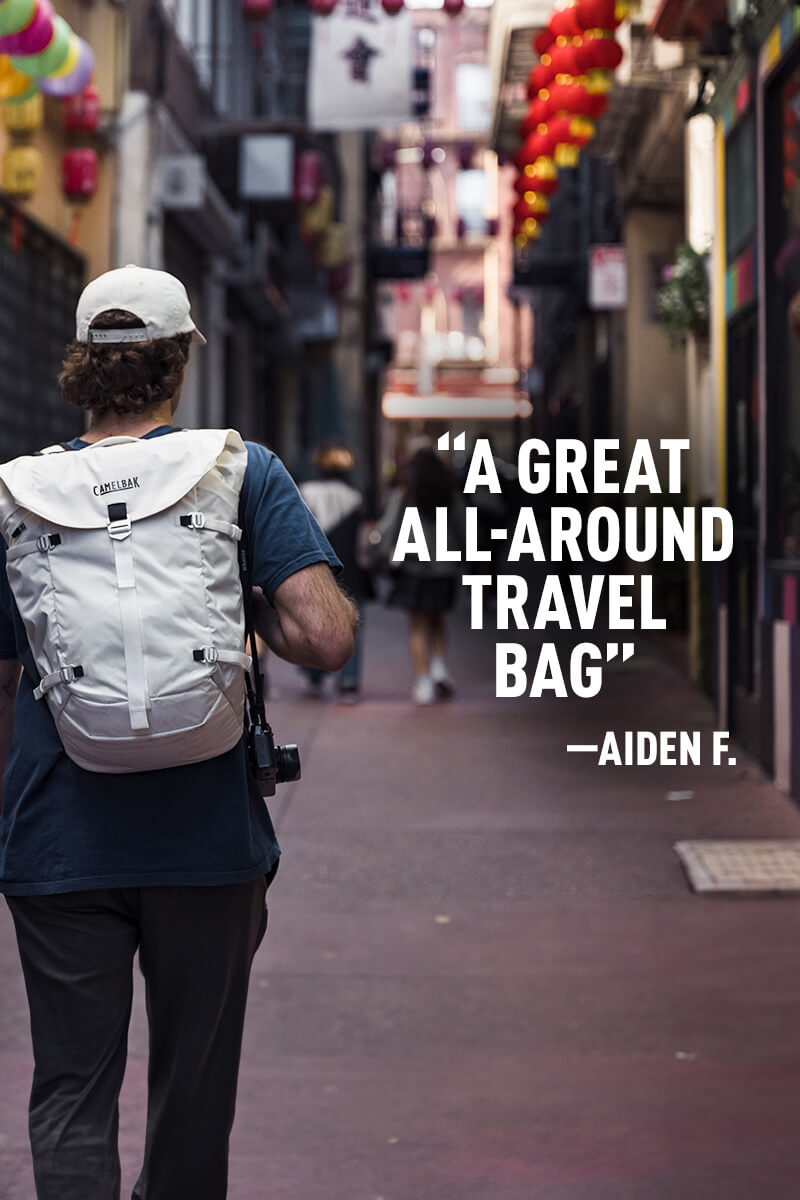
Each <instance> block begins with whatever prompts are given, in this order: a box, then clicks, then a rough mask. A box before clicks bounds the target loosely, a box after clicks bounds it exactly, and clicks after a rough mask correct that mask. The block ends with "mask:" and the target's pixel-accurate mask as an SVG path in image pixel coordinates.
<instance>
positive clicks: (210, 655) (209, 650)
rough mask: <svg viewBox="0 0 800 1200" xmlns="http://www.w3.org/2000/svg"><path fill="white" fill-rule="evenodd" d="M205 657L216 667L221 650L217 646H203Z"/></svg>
mask: <svg viewBox="0 0 800 1200" xmlns="http://www.w3.org/2000/svg"><path fill="white" fill-rule="evenodd" d="M203 658H204V659H205V660H206V662H207V663H209V664H210V665H211V666H212V667H214V666H216V665H217V663H218V662H219V650H218V649H217V647H216V646H203Z"/></svg>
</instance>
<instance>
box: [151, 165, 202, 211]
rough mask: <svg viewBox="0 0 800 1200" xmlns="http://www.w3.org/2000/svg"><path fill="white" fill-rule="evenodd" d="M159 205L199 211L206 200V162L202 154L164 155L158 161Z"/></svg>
mask: <svg viewBox="0 0 800 1200" xmlns="http://www.w3.org/2000/svg"><path fill="white" fill-rule="evenodd" d="M160 169H161V204H162V206H163V207H164V208H169V209H195V210H197V209H199V208H202V207H203V205H204V204H205V199H206V160H205V159H204V158H203V155H202V154H164V155H162V157H161V160H160Z"/></svg>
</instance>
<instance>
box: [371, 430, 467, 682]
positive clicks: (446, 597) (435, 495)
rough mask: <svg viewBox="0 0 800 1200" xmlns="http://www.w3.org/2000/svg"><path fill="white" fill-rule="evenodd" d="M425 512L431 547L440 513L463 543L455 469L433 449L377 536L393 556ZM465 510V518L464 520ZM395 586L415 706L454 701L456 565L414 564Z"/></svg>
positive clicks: (404, 484) (412, 469)
mask: <svg viewBox="0 0 800 1200" xmlns="http://www.w3.org/2000/svg"><path fill="white" fill-rule="evenodd" d="M409 505H411V506H414V507H416V508H417V509H418V511H419V516H420V520H421V522H422V528H423V532H424V534H425V539H426V542H427V544H428V545H431V546H432V545H434V544H435V540H436V534H435V520H436V510H437V508H443V509H446V510H447V521H448V527H449V530H450V533H451V534H452V537H453V538H454V539H455V540H456V541H458V540H459V539H463V532H462V531H463V507H462V506H461V505H460V503H459V498H458V495H457V492H456V486H455V477H454V475H453V472H452V470H451V468H450V466H449V465H448V464H447V463H446V462H445V461H444V459H443V458H442V457H441V455H440V454H438V453H437V452H436V450H435V449H434V448H433V446H429V445H422V446H419V447H418V448H417V449H416V450H415V452H414V453H413V454H412V455H411V457H410V459H409V460H408V462H407V463H406V464H405V466H404V468H403V469H402V471H401V476H400V486H399V487H398V488H397V489H396V490H395V491H394V492H393V493H392V494H391V496H390V497H389V501H388V503H387V506H386V511H385V512H384V514H383V516H382V517H381V520H380V521H379V522H378V525H377V530H378V534H379V536H380V544H381V545H382V546H384V547H386V553H387V555H391V554H392V552H393V550H394V546H395V544H396V542H397V536H398V534H399V532H400V525H401V522H402V518H403V512H404V511H405V509H406V507H407V506H409ZM459 510H461V515H460V517H459ZM392 576H393V586H392V589H391V591H390V593H389V596H388V599H387V604H389V605H390V606H395V607H397V608H404V609H406V610H407V612H408V619H409V651H410V656H411V665H412V668H413V670H414V686H413V688H412V690H411V698H412V700H413V701H414V703H415V704H419V705H429V704H433V703H434V702H435V701H436V700H448V699H450V697H451V696H452V695H453V692H454V684H453V681H452V679H451V677H450V672H449V671H448V669H447V663H446V661H445V653H446V649H447V629H446V625H445V614H446V613H447V612H449V611H450V610H451V609H452V608H453V605H454V604H455V596H456V579H457V574H456V571H455V569H454V564H453V563H450V562H438V561H436V560H435V559H432V560H431V561H430V562H421V561H417V560H416V559H409V560H408V561H406V562H404V563H402V564H401V565H400V566H399V567H396V568H395V569H394V570H393V572H392Z"/></svg>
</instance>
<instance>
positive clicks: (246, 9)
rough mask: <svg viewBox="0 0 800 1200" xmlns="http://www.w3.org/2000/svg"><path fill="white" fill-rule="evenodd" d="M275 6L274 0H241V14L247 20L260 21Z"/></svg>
mask: <svg viewBox="0 0 800 1200" xmlns="http://www.w3.org/2000/svg"><path fill="white" fill-rule="evenodd" d="M274 7H275V0H242V15H243V16H244V17H246V18H247V20H248V21H261V20H263V18H264V17H268V16H269V14H270V13H271V12H272V10H273V8H274Z"/></svg>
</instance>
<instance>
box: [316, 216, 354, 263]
mask: <svg viewBox="0 0 800 1200" xmlns="http://www.w3.org/2000/svg"><path fill="white" fill-rule="evenodd" d="M349 252H350V243H349V240H348V237H347V229H346V228H345V226H344V225H340V224H338V223H337V224H334V225H329V226H328V228H327V229H326V230H324V231H323V233H322V234H321V235H320V237H319V239H318V241H317V252H316V259H317V263H318V264H319V266H321V267H325V268H326V270H332V269H333V268H334V267H339V266H341V265H342V263H343V262H344V261H345V259H346V258H347V256H348V254H349Z"/></svg>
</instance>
